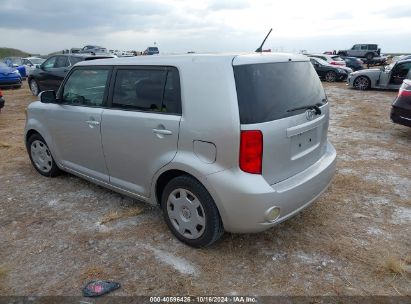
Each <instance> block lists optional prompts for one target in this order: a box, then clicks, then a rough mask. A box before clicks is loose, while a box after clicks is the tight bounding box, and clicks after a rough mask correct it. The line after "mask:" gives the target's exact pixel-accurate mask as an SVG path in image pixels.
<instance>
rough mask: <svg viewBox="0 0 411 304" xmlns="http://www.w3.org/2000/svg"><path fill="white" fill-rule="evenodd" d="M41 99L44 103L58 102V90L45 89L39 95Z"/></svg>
mask: <svg viewBox="0 0 411 304" xmlns="http://www.w3.org/2000/svg"><path fill="white" fill-rule="evenodd" d="M39 97H40V101H41V102H42V103H56V102H57V98H56V92H55V91H51V90H50V91H43V92H41V93H40V95H39Z"/></svg>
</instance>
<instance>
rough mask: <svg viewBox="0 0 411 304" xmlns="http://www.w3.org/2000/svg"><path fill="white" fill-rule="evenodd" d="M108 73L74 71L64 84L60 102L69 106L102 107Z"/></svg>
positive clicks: (101, 70)
mask: <svg viewBox="0 0 411 304" xmlns="http://www.w3.org/2000/svg"><path fill="white" fill-rule="evenodd" d="M109 72H110V71H109V69H92V68H90V69H77V70H75V71H74V72H73V73H72V74H71V75H70V77H69V79H67V81H66V83H65V84H64V87H63V91H62V102H63V103H65V104H69V105H79V106H93V107H100V106H102V105H103V100H104V92H105V89H106V85H107V77H108V75H109Z"/></svg>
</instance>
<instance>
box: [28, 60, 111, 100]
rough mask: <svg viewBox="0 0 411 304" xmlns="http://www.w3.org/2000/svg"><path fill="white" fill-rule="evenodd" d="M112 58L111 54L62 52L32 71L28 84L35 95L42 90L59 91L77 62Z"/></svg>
mask: <svg viewBox="0 0 411 304" xmlns="http://www.w3.org/2000/svg"><path fill="white" fill-rule="evenodd" d="M102 58H112V57H111V56H110V55H86V54H71V55H68V54H61V55H55V56H51V57H49V58H47V60H46V61H45V62H43V63H42V64H41V65H40V66H39V67H38V68H36V69H35V70H33V71H32V72H30V75H29V77H28V84H29V86H30V90H31V92H32V93H33V95H35V96H37V95H38V94H39V93H40V92H41V91H45V90H55V91H57V90H58V88H59V86H60V84H61V82H62V81H63V79H64V77H65V76H66V74H67V73H68V71H69V70H70V68H71V67H72V66H73V65H75V64H76V63H77V62H80V61H84V60H94V59H102Z"/></svg>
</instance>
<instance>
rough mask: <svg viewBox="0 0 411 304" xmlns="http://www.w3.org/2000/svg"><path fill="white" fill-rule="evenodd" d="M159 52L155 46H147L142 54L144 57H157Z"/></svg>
mask: <svg viewBox="0 0 411 304" xmlns="http://www.w3.org/2000/svg"><path fill="white" fill-rule="evenodd" d="M159 53H160V52H159V51H158V47H156V46H149V47H148V48H146V50H145V51H144V52H143V54H144V55H157V54H159Z"/></svg>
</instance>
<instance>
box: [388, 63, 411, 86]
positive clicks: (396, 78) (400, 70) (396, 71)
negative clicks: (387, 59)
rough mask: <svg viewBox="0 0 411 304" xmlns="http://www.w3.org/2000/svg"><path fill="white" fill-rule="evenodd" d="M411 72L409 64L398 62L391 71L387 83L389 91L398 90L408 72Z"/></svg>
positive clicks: (410, 64)
mask: <svg viewBox="0 0 411 304" xmlns="http://www.w3.org/2000/svg"><path fill="white" fill-rule="evenodd" d="M410 70H411V61H410V62H399V63H397V64H396V65H395V66H394V67H393V68H392V70H391V77H390V82H389V87H390V89H398V88H399V87H400V86H401V85H402V82H403V81H404V79H406V78H407V75H408V73H409V71H410Z"/></svg>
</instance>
